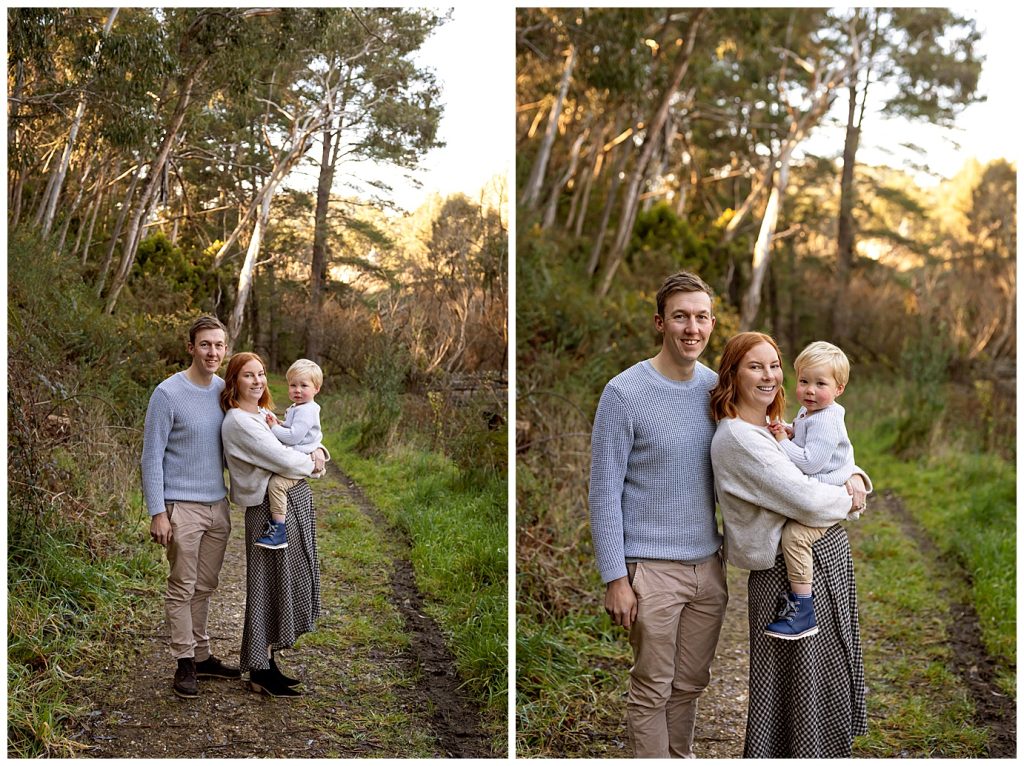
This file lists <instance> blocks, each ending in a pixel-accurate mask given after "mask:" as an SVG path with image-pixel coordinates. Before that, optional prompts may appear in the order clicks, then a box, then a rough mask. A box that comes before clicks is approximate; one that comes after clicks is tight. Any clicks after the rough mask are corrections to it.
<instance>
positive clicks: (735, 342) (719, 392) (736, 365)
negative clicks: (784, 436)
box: [711, 332, 786, 423]
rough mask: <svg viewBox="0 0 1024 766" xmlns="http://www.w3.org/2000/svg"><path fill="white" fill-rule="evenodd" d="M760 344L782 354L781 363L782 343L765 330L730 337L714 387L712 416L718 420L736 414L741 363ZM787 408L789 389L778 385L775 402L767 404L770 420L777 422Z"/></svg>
mask: <svg viewBox="0 0 1024 766" xmlns="http://www.w3.org/2000/svg"><path fill="white" fill-rule="evenodd" d="M760 343H767V344H769V345H770V346H771V347H772V348H774V349H775V353H776V354H778V355H779V363H780V364H781V363H782V352H781V351H779V344H778V343H776V342H775V339H774V338H772V336H771V335H765V334H764V333H763V332H741V333H739V334H738V335H734V336H733V337H731V338H729V342H728V343H726V344H725V350H724V351H722V361H721V362H720V363H719V365H718V384H717V385H716V386H715V387H714V388H712V389H711V418H712V420H714V421H715V422H716V423H717V422H718V421H720V420H724V419H725V418H734V417H736V416H737V414H738V413H737V410H736V400H737V399H738V398H739V390H738V389H737V386H736V377H737V375H736V374H737V372H738V371H739V369H740V364H741V363H742V362H743V357H745V356H746V355H747V354H748V353H749V352H750V349H752V348H753V347H754V346H756V345H758V344H760ZM785 411H786V392H785V391H784V390H783V389H782V386H779V390H778V392H777V393H776V394H775V398H774V399H773V400H772V403H771V404H769V405H768V413H767V414H768V422H770V423H774V422H775V421H776V420H781V419H782V415H783V413H785Z"/></svg>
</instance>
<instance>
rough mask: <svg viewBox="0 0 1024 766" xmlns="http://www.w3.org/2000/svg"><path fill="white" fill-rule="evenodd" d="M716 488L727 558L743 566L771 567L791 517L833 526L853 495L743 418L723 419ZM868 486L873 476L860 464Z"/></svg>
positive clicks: (716, 444)
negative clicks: (814, 474) (817, 475)
mask: <svg viewBox="0 0 1024 766" xmlns="http://www.w3.org/2000/svg"><path fill="white" fill-rule="evenodd" d="M711 464H712V466H713V468H714V472H715V493H716V495H717V496H718V506H719V508H720V509H721V511H722V519H723V521H724V526H725V555H726V560H727V561H728V562H729V563H730V564H733V565H735V566H738V567H740V568H742V569H751V570H758V569H771V567H772V566H774V565H775V555H776V553H777V552H778V550H779V540H780V539H781V538H782V527H783V525H784V524H785V523H786V519H787V518H790V519H795V520H796V521H798V522H800V523H801V524H804V525H806V526H808V527H830V526H832V525H833V524H835V523H836V522H838V521H842V520H843V519H845V518H846V516H847V514H848V513H849V512H850V506H851V504H852V498H851V497H850V495H849V493H847V491H846V488H845V487H843V486H839V487H837V486H833V485H831V484H823V483H821V482H819V481H816V480H814V479H812V478H810V477H809V476H805V475H804V474H803V472H802V471H801V470H800V469H799V468H797V467H796V466H795V465H794V464H793V462H792V461H791V460H790V459H789V458H788V457H787V456H786V454H785V452H783V450H782V447H781V446H779V443H778V442H777V441H775V437H774V436H772V434H771V432H770V431H769V430H768V429H767V428H763V427H759V426H755V425H751V424H750V423H747V422H746V421H744V420H741V419H740V418H726V419H724V420H721V421H720V422H719V423H718V428H717V430H716V431H715V438H714V439H712V441H711ZM854 473H859V474H861V475H862V476H863V477H864V481H865V484H867V488H868V491H869V492H870V491H871V480H870V479H869V478H868V476H867V474H865V473H864V472H863V471H861V470H860V469H859V468H855V469H854Z"/></svg>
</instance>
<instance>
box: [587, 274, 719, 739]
mask: <svg viewBox="0 0 1024 766" xmlns="http://www.w3.org/2000/svg"><path fill="white" fill-rule="evenodd" d="M712 298H713V294H712V291H711V288H710V287H708V285H707V284H705V283H704V281H703V280H701V279H700V278H699V277H697V276H696V275H694V274H690V273H688V272H680V273H678V274H674V275H673V276H671V277H669V278H667V279H666V280H665V282H664V283H663V284H662V286H661V289H660V290H659V291H658V295H657V313H656V314H655V315H654V327H655V329H656V330H657V331H658V333H659V334H660V335H661V336H662V343H661V350H660V351H659V352H658V353H657V355H656V356H654V357H653V358H652V359H647V360H644V361H642V362H639V363H637V364H635V365H633V366H632V367H630V368H629V369H627V370H625V371H624V372H622V373H620V374H619V375H617V376H615V377H614V378H612V380H611V381H610V382H609V383H608V385H607V386H606V387H605V389H604V392H603V393H602V395H601V401H600V403H599V404H598V407H597V414H596V415H595V417H594V433H593V436H592V441H591V471H590V529H591V534H592V536H593V541H594V552H595V554H596V557H597V564H598V567H599V568H600V571H601V578H602V580H603V581H604V582H605V583H606V587H607V590H606V592H605V610H606V611H607V612H608V614H609V615H611V617H612V620H613V621H614V622H615V624H617V625H621V626H623V627H624V628H627V629H629V643H630V645H631V646H632V647H633V656H634V665H633V668H632V669H631V670H630V682H629V695H628V699H627V720H628V725H629V737H630V742H631V743H632V745H633V751H634V755H635V756H636V757H638V758H668V757H670V756H674V757H682V758H692V757H694V755H693V731H694V722H695V720H696V715H697V700H698V698H699V697H700V695H701V694H702V693H703V691H704V689H705V688H706V687H707V685H708V682H709V681H710V680H711V671H710V667H711V661H712V660H713V659H714V656H715V647H716V646H717V644H718V635H719V632H720V631H721V628H722V620H723V618H724V616H725V605H726V602H727V601H728V598H729V596H728V591H727V590H726V584H725V564H724V562H723V560H722V558H721V552H720V549H721V544H722V537H721V535H720V534H719V533H718V526H717V523H716V521H715V489H714V479H713V476H712V473H711V457H710V450H711V439H712V437H713V436H714V434H715V425H714V423H713V422H712V420H711V414H710V405H709V396H708V393H709V391H710V389H711V388H712V386H714V385H715V383H716V381H717V377H718V376H717V375H715V373H714V372H712V371H711V370H710V369H708V368H707V367H705V366H704V365H703V364H701V363H700V362H698V361H697V359H698V357H699V356H700V355H701V353H702V352H703V351H704V349H705V348H706V347H707V344H708V339H709V338H710V337H711V331H712V330H713V329H714V327H715V317H714V313H713V308H712Z"/></svg>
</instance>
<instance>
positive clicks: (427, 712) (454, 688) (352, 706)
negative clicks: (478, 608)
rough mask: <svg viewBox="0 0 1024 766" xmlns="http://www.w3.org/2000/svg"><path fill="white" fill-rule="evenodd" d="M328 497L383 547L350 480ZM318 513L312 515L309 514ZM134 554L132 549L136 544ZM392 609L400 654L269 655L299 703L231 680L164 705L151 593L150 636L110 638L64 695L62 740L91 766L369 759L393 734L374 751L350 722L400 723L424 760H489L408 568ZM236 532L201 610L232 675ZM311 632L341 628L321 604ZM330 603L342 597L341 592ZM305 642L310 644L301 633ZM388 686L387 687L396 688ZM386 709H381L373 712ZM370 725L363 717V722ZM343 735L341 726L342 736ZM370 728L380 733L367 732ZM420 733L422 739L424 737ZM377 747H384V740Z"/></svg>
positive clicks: (396, 577)
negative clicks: (423, 751) (429, 754)
mask: <svg viewBox="0 0 1024 766" xmlns="http://www.w3.org/2000/svg"><path fill="white" fill-rule="evenodd" d="M332 478H333V479H334V483H335V484H336V486H327V487H324V488H323V489H322V490H318V491H317V493H316V494H317V499H318V511H319V510H320V505H321V504H322V505H323V506H324V507H325V508H326V507H327V503H329V502H330V500H331V498H332V495H335V496H337V495H344V496H345V497H346V499H348V500H349V501H350V502H352V503H355V504H356V505H357V507H358V508H359V510H360V511H361V512H363V513H365V514H366V515H367V516H369V517H370V518H371V519H373V521H374V523H375V524H378V525H379V528H380V529H381V530H382V531H385V532H386V533H387V534H388V535H389V536H390V537H391V538H394V537H395V536H397V535H398V533H397V532H396V531H395V530H394V529H393V528H391V527H390V526H388V525H386V524H385V523H384V521H383V518H382V517H381V516H380V514H379V513H378V512H377V511H376V509H375V508H373V505H372V503H370V501H369V500H368V499H367V498H366V497H365V495H364V494H363V493H362V491H361V490H360V489H359V487H358V486H356V485H355V484H354V483H353V482H352V481H351V479H349V478H348V477H347V476H344V475H343V474H341V472H340V471H337V472H332ZM321 512H322V511H321ZM140 544H142V543H141V542H140ZM392 571H393V572H394V574H393V575H392V591H393V594H394V595H393V596H392V600H393V602H394V603H395V605H396V607H397V608H398V609H399V610H400V611H401V613H402V614H403V617H404V621H405V626H406V629H407V630H408V632H409V648H408V649H405V650H402V651H388V650H380V649H379V648H372V647H369V648H367V647H358V646H353V647H350V648H346V650H345V651H343V652H339V651H337V649H336V648H332V647H330V646H320V645H319V644H318V643H317V642H316V641H310V642H308V643H306V642H303V643H300V644H299V648H296V649H291V650H287V651H285V652H282V653H280V654H279V658H280V662H281V665H282V667H283V669H284V670H285V672H289V671H291V673H292V675H297V676H299V677H301V678H304V679H305V682H304V683H303V686H302V687H301V688H303V690H304V693H305V696H304V697H299V698H296V699H274V698H270V697H266V696H263V695H259V694H255V693H253V692H252V691H249V690H248V689H247V688H246V686H245V685H244V684H243V683H242V682H240V681H229V680H215V679H201V680H200V682H199V685H200V695H199V697H198V698H196V699H190V700H184V699H180V698H178V697H177V696H175V695H174V693H173V692H172V690H171V680H172V676H173V673H174V661H173V659H172V658H171V656H170V653H169V651H168V648H167V640H168V634H167V628H166V624H165V622H164V618H163V610H162V606H163V592H162V589H161V590H160V592H149V593H140V596H141V598H142V599H143V603H142V604H141V605H140V609H143V610H145V611H146V612H147V613H148V614H149V618H148V624H149V625H151V626H152V627H151V628H150V629H149V631H148V632H147V633H145V634H144V635H139V634H131V635H128V634H122V635H115V636H111V637H110V643H111V644H113V645H114V649H113V650H112V651H111V652H109V654H111V655H112V656H113V657H114V659H113V660H112V661H111V662H110V663H109V664H108V665H106V666H105V667H93V668H89V669H87V670H86V671H85V672H84V673H83V674H82V676H81V678H80V679H79V680H78V682H77V683H75V684H74V685H73V687H72V693H73V695H74V697H75V699H76V700H77V701H78V702H80V703H81V704H82V705H83V706H84V707H85V714H84V715H83V717H82V719H81V720H78V721H76V722H75V726H74V727H73V730H75V734H74V739H75V740H76V741H77V742H79V743H80V744H81V748H82V756H83V757H98V758H126V757H132V758H209V757H212V758H232V757H236V758H251V757H276V758H289V757H290V758H297V757H302V758H325V757H340V758H373V757H381V756H393V757H403V756H409V755H410V754H411V752H410V751H412V749H413V746H412V745H410V746H409V748H408V749H407V750H405V751H404V752H403V747H402V746H401V744H396V743H395V739H394V732H393V731H390V732H388V733H387V734H388V736H391V740H390V743H391V744H387V742H381V741H380V740H379V739H378V737H377V736H376V734H377V732H375V731H373V729H372V728H360V726H359V725H356V726H353V725H352V723H351V722H353V721H356V722H360V721H367V720H368V719H370V720H375V719H373V717H372V714H380V717H381V719H382V720H386V719H387V718H388V716H389V715H392V716H394V717H397V718H399V719H401V720H406V719H408V724H407V725H406V727H405V730H404V731H402V732H400V734H401V736H404V737H405V738H406V741H408V742H419V743H420V747H421V748H422V743H423V741H424V739H429V740H431V741H433V742H434V744H433V746H432V747H431V749H432V750H434V755H435V756H436V757H441V756H447V757H494V756H495V753H493V752H492V750H491V748H490V740H489V738H488V736H487V735H486V734H485V733H484V731H483V729H482V728H481V726H480V715H479V712H478V711H477V710H476V709H475V707H474V706H473V704H472V703H471V702H470V701H469V700H467V699H466V698H465V695H463V694H462V692H461V691H460V690H459V689H458V679H457V675H456V673H455V666H454V662H453V660H452V658H451V655H450V654H449V653H448V651H447V649H446V648H445V645H444V640H443V636H442V634H441V632H440V630H439V629H438V627H437V625H436V624H435V623H434V621H433V620H431V619H430V618H429V617H427V616H425V615H424V614H423V610H422V605H423V598H422V596H421V595H420V594H419V592H418V590H417V589H416V587H415V581H414V579H413V575H412V569H411V566H410V565H409V562H408V561H405V560H401V559H399V560H395V561H394V562H393V570H392ZM245 587H246V586H245V547H244V524H243V522H242V515H241V513H240V512H239V510H238V509H237V508H233V509H232V533H231V540H230V541H229V543H228V548H227V551H226V553H225V558H224V566H223V568H222V570H221V578H220V584H219V587H218V589H217V591H216V592H215V594H214V596H213V599H212V602H211V606H210V626H209V630H210V636H211V645H212V648H213V653H214V654H215V655H217V656H218V657H220V658H222V659H223V660H225V661H226V662H227V663H228V664H232V665H236V666H237V664H238V655H239V649H240V644H241V637H242V623H243V620H244V610H245ZM326 590H327V589H326V588H325V599H324V603H323V610H322V614H321V619H320V629H329V628H330V626H331V624H332V623H334V622H336V621H337V620H338V619H341V616H340V609H339V608H338V605H337V604H336V603H330V602H329V600H328V598H326V595H327V593H326ZM340 590H341V592H342V593H343V594H344V593H347V592H350V590H351V589H350V588H349V587H348V586H346V585H345V584H341V586H340ZM312 635H314V636H315V633H314V634H312ZM396 679H397V680H396ZM385 700H388V701H385ZM368 711H369V712H370V713H371V715H370V716H368V715H367V712H368ZM346 724H347V725H346ZM376 725H378V726H381V725H386V724H376ZM424 729H429V732H425V731H424ZM386 739H387V738H386V737H385V740H386Z"/></svg>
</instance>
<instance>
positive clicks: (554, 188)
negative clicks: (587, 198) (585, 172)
mask: <svg viewBox="0 0 1024 766" xmlns="http://www.w3.org/2000/svg"><path fill="white" fill-rule="evenodd" d="M587 132H588V131H587V129H586V128H584V129H583V131H582V132H581V133H580V135H579V136H578V137H577V139H576V140H575V141H573V143H572V149H570V151H569V165H568V167H566V169H565V172H564V173H563V174H562V175H561V177H559V179H558V180H557V181H556V182H555V183H554V184H552V185H551V194H550V195H548V203H547V205H546V206H545V209H544V219H543V220H542V221H541V225H540V227H541V229H550V228H551V227H552V226H554V225H555V215H556V214H557V212H558V200H559V198H560V197H561V196H562V189H564V188H565V187H566V185H567V184H568V183H569V181H571V180H572V178H573V176H575V175H576V168H577V167H578V166H579V162H580V149H581V148H582V147H583V142H584V141H586V139H587Z"/></svg>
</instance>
